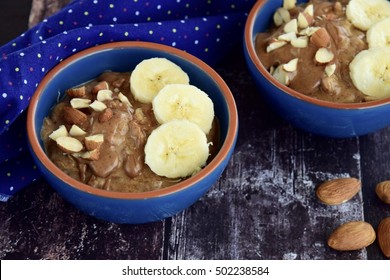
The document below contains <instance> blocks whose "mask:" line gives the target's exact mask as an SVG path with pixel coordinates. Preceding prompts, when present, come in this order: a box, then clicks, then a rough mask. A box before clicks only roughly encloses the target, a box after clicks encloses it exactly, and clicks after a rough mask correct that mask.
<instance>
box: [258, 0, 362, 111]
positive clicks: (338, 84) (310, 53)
mask: <svg viewBox="0 0 390 280" xmlns="http://www.w3.org/2000/svg"><path fill="white" fill-rule="evenodd" d="M347 3H348V1H345V0H343V1H329V0H311V1H309V2H308V3H305V4H301V5H297V6H296V7H294V8H293V9H291V10H289V12H290V14H291V19H293V18H297V17H298V14H299V12H302V11H304V9H305V7H307V5H309V4H313V7H314V15H313V17H312V22H310V27H314V28H317V27H318V28H323V30H322V31H324V30H325V31H326V32H325V33H327V34H325V35H326V36H321V37H328V39H329V41H328V43H326V44H325V45H321V42H316V41H314V40H313V36H311V37H309V38H308V44H307V46H306V47H294V46H293V45H292V44H290V43H287V44H285V45H283V46H282V47H280V48H277V49H274V50H272V51H269V52H267V46H269V45H270V43H271V42H273V41H274V40H276V39H277V38H278V37H279V36H280V35H282V34H284V33H286V32H285V31H284V30H283V28H284V25H281V26H279V27H276V26H273V27H272V28H270V30H269V31H267V32H265V33H259V34H257V36H256V39H255V45H256V52H257V55H258V57H259V58H260V60H261V62H262V63H263V65H264V66H265V67H266V68H267V69H268V70H270V71H271V68H275V67H277V66H278V65H280V64H282V63H288V62H289V61H291V60H293V59H295V58H298V64H297V69H296V71H294V72H293V73H289V75H290V79H289V82H288V84H287V85H288V86H289V87H290V88H292V89H294V90H296V91H298V92H301V93H303V94H305V95H308V96H312V97H315V98H318V99H322V100H327V101H333V102H345V103H356V102H364V101H367V100H366V98H365V96H364V95H363V94H362V93H361V92H360V91H359V90H358V89H357V88H356V87H355V86H354V85H353V83H352V80H351V78H350V75H349V68H348V66H349V63H350V62H351V61H352V60H353V58H354V57H355V55H356V54H357V53H359V52H360V51H362V50H364V49H367V47H368V46H367V42H366V39H365V33H364V32H363V31H360V30H358V29H356V28H355V27H354V26H352V24H351V23H350V22H349V21H348V19H347V18H346V15H345V9H346V5H347ZM302 31H303V28H302V29H300V28H298V32H300V33H301V34H302V35H300V34H299V33H298V37H299V36H302V37H303V36H304V35H303V34H304V32H302ZM317 35H318V34H317ZM322 41H323V40H322ZM321 47H324V48H326V49H328V50H330V51H331V52H332V53H333V54H334V58H333V59H332V60H331V61H330V62H327V63H319V62H318V61H316V59H315V54H316V52H317V50H318V49H319V48H321ZM331 64H334V65H335V70H334V73H333V74H332V75H327V74H326V72H325V68H326V66H327V65H331Z"/></svg>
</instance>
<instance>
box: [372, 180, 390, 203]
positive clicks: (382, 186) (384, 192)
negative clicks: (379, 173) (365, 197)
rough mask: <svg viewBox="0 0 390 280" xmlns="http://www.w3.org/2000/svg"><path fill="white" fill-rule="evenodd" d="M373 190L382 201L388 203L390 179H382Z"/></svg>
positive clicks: (389, 200)
mask: <svg viewBox="0 0 390 280" xmlns="http://www.w3.org/2000/svg"><path fill="white" fill-rule="evenodd" d="M375 192H376V194H377V195H378V197H379V198H380V199H381V200H382V201H383V202H384V203H387V204H390V181H383V182H380V183H379V184H377V185H376V187H375Z"/></svg>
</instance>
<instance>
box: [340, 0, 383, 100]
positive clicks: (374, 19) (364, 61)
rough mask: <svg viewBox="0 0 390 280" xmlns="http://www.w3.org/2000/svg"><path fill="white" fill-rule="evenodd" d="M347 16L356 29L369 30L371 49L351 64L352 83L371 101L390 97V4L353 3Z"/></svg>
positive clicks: (359, 0) (353, 0)
mask: <svg viewBox="0 0 390 280" xmlns="http://www.w3.org/2000/svg"><path fill="white" fill-rule="evenodd" d="M346 14H347V18H348V20H349V21H350V22H351V23H352V24H353V25H354V26H355V27H356V28H359V29H361V30H363V31H366V38H367V43H368V47H369V48H368V49H367V50H364V51H361V52H360V53H358V54H357V55H356V56H355V58H354V59H353V60H352V62H351V63H350V65H349V70H350V76H351V79H352V82H353V83H354V85H355V86H356V88H357V89H359V90H360V91H361V92H363V93H364V94H366V95H368V96H369V97H370V99H373V100H375V99H382V98H386V97H390V2H389V1H387V0H370V1H366V0H351V1H350V2H349V3H348V6H347V9H346Z"/></svg>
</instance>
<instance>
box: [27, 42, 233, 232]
mask: <svg viewBox="0 0 390 280" xmlns="http://www.w3.org/2000/svg"><path fill="white" fill-rule="evenodd" d="M151 57H165V58H167V59H169V60H171V61H173V62H174V63H176V64H178V65H179V66H180V67H181V68H182V69H183V70H184V71H185V72H187V74H188V75H189V77H190V82H191V84H193V85H195V86H197V87H199V88H200V89H202V90H203V91H205V92H207V93H208V94H209V96H210V98H211V99H212V100H213V102H214V107H215V108H214V109H215V115H216V117H217V118H218V120H219V123H220V143H219V148H218V152H217V154H216V155H215V157H214V158H213V159H212V160H211V161H210V163H209V164H208V165H206V166H205V167H204V168H203V169H202V170H201V171H200V172H199V173H197V174H196V175H194V176H192V177H191V178H189V179H186V180H184V181H182V182H180V183H177V184H175V185H173V186H171V187H167V188H165V189H161V190H156V191H148V192H140V193H125V192H113V191H106V190H102V189H97V188H93V187H91V186H89V185H86V184H83V183H81V182H79V181H77V180H75V179H73V178H71V177H69V176H68V175H67V174H65V173H64V172H63V171H62V170H61V169H60V168H58V167H57V166H56V165H55V164H54V163H53V162H52V161H51V160H50V159H49V158H48V156H47V155H46V153H45V151H44V145H43V141H42V139H41V137H40V131H41V128H42V124H43V120H44V118H45V117H46V116H48V114H49V112H50V110H51V108H52V106H53V105H55V104H56V102H57V100H58V98H59V96H58V93H60V94H61V95H62V94H64V91H65V90H66V89H68V88H71V87H74V86H77V85H80V84H82V83H84V82H86V81H89V80H92V79H94V78H96V77H97V76H99V75H100V74H101V73H102V72H104V71H106V70H112V71H119V72H124V71H131V70H132V69H134V67H135V66H136V65H137V64H138V63H139V62H141V61H142V60H143V59H147V58H151ZM91 65H93V67H91ZM27 133H28V142H29V146H30V150H31V153H32V155H33V158H34V160H35V161H36V163H37V166H38V168H39V170H40V171H41V172H42V174H43V176H44V178H45V179H46V180H47V182H48V183H49V184H50V185H51V186H52V187H53V188H54V189H55V190H56V191H57V192H58V193H59V194H60V195H61V196H62V197H63V198H64V199H65V200H67V201H68V202H70V203H71V204H73V205H74V206H75V207H77V208H78V209H80V210H81V211H83V212H85V213H87V214H89V215H91V216H94V217H96V218H99V219H103V220H106V221H109V222H114V223H125V224H140V223H148V222H153V221H158V220H162V219H165V218H167V217H171V216H173V215H175V214H177V213H178V212H181V211H182V210H184V209H186V208H188V207H189V206H191V205H192V204H194V203H195V202H196V201H197V200H198V199H199V198H200V197H202V196H203V195H204V194H205V193H206V192H207V191H208V190H209V189H210V188H211V187H212V186H213V185H214V183H215V182H216V181H217V180H218V178H219V177H220V175H221V174H222V172H223V171H224V169H225V168H226V166H227V164H228V162H229V160H230V158H231V155H232V153H233V151H234V148H235V144H236V139H237V134H238V114H237V108H236V104H235V100H234V97H233V95H232V93H231V91H230V90H229V88H228V86H227V85H226V83H225V82H224V81H223V80H222V78H221V77H220V76H219V75H218V74H217V73H216V72H215V71H214V70H213V69H212V68H211V67H210V66H208V65H207V64H205V63H204V62H202V61H201V60H200V59H198V58H196V57H194V56H193V55H191V54H189V53H187V52H184V51H181V50H178V49H176V48H173V47H169V46H166V45H161V44H156V43H148V42H114V43H108V44H104V45H100V46H96V47H92V48H89V49H86V50H84V51H81V52H79V53H77V54H74V55H73V56H71V57H69V58H67V59H65V60H64V61H62V62H60V63H59V64H58V65H57V66H56V67H54V68H53V69H52V70H51V71H50V72H49V73H48V74H47V75H46V76H45V77H44V78H43V80H42V81H41V83H40V84H39V86H38V88H37V90H36V92H35V93H34V95H33V97H32V99H31V103H30V106H29V109H28V115H27Z"/></svg>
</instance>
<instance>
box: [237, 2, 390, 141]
mask: <svg viewBox="0 0 390 280" xmlns="http://www.w3.org/2000/svg"><path fill="white" fill-rule="evenodd" d="M373 11H378V12H373ZM389 22H390V2H389V1H386V0H375V1H370V3H369V4H367V2H366V1H362V0H351V1H347V0H342V1H333V0H311V1H295V0H291V1H290V0H284V1H258V2H257V3H256V4H255V6H254V7H253V8H252V10H251V12H250V14H249V16H248V19H247V23H246V26H245V37H244V53H245V57H246V60H247V64H248V68H249V70H250V72H251V74H252V75H253V77H254V79H255V82H256V84H257V86H258V88H259V91H260V93H261V94H262V95H263V97H264V98H265V100H266V101H267V102H269V103H270V104H271V105H272V107H273V108H274V109H275V111H276V112H278V113H279V114H281V115H282V116H283V117H284V118H286V119H287V120H288V121H289V122H291V123H292V124H293V125H295V126H297V127H299V128H301V129H303V130H306V131H308V132H312V133H315V134H320V135H324V136H330V137H351V136H359V135H364V134H368V133H371V132H374V131H376V130H379V129H381V128H383V127H386V126H388V125H389V124H390V120H388V119H384V118H381V117H380V115H383V114H385V112H387V111H388V110H389V106H390V105H389V102H390V90H389V82H388V80H386V78H385V79H381V77H387V76H388V75H389V74H388V73H387V72H388V71H387V72H386V70H385V69H387V67H386V65H390V64H389V63H390V62H389V60H390V58H389V56H390V49H389V47H390V46H389V43H388V42H387V41H386V40H385V39H383V38H388V35H386V34H387V32H389V31H387V30H388V28H387V27H385V26H388V23H389ZM381 57H383V59H380V58H381Z"/></svg>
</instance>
